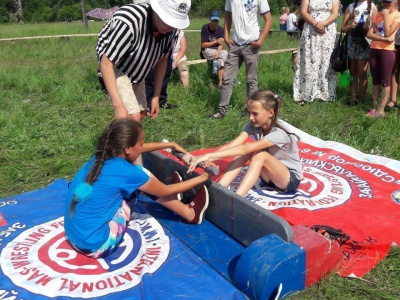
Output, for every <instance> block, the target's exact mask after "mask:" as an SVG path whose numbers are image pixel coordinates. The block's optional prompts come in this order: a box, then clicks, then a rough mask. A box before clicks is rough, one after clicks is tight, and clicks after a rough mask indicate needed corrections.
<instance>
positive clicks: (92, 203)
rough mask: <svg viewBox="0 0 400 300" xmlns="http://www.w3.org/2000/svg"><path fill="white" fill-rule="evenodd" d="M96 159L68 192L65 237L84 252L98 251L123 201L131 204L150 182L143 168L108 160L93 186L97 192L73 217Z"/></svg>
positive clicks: (120, 160) (85, 168)
mask: <svg viewBox="0 0 400 300" xmlns="http://www.w3.org/2000/svg"><path fill="white" fill-rule="evenodd" d="M94 162H95V157H94V156H92V157H91V158H90V160H89V161H88V162H87V163H85V164H84V165H83V167H82V168H81V169H80V170H79V171H78V173H77V174H76V175H75V177H74V179H73V181H72V183H71V186H70V187H69V190H68V196H67V205H66V207H65V213H64V227H65V233H66V235H67V237H68V238H69V239H70V241H71V242H72V243H73V244H75V245H76V246H78V247H79V248H81V249H85V250H90V251H92V250H94V251H95V250H97V249H98V248H100V247H101V246H102V245H103V244H104V242H105V241H106V240H107V239H108V236H109V233H110V228H109V226H108V222H109V221H110V220H111V219H112V218H113V216H114V215H115V213H116V212H117V210H118V208H119V207H120V206H121V204H122V201H123V200H129V199H130V198H131V195H132V193H133V192H135V191H136V189H138V188H139V187H140V186H142V185H143V184H145V183H146V182H147V181H148V180H149V178H150V177H149V175H147V173H145V171H144V170H143V169H142V167H141V166H137V165H133V164H132V163H130V162H128V161H126V160H125V159H123V158H120V157H115V158H111V159H108V160H107V161H106V162H105V163H104V165H103V167H102V169H101V172H100V175H99V177H98V179H97V181H96V182H95V183H94V184H93V192H92V194H91V195H90V196H89V197H88V199H87V200H86V201H80V202H77V204H76V206H75V210H74V212H73V214H72V217H71V218H70V216H69V208H70V205H71V202H72V199H73V198H74V195H75V189H76V188H77V187H78V186H79V185H81V184H82V183H84V182H85V179H86V177H87V174H88V173H89V172H90V170H91V169H92V166H93V164H94Z"/></svg>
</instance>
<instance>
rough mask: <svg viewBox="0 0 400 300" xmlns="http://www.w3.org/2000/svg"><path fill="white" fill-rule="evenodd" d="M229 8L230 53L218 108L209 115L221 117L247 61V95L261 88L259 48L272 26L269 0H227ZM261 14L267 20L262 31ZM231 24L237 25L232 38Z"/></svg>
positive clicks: (226, 108) (223, 115)
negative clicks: (259, 85)
mask: <svg viewBox="0 0 400 300" xmlns="http://www.w3.org/2000/svg"><path fill="white" fill-rule="evenodd" d="M225 11H226V15H225V23H224V36H225V43H226V45H227V46H228V47H229V53H228V58H227V60H226V62H225V70H224V75H223V79H222V86H221V98H220V100H219V105H218V109H217V111H216V112H215V113H214V114H212V115H211V116H209V118H210V119H221V118H224V117H225V116H226V115H227V113H228V106H229V102H230V99H231V95H232V91H233V85H234V84H233V83H234V80H235V78H236V75H237V73H238V71H239V69H240V66H241V65H242V63H243V62H244V63H245V64H246V85H247V97H250V95H251V94H253V93H254V92H255V91H257V90H258V78H257V69H258V57H259V51H260V48H261V46H262V44H263V42H264V40H265V39H266V38H267V36H268V33H269V30H270V29H271V26H272V17H271V12H270V8H269V4H268V1H267V0H252V1H236V0H235V1H233V0H226V2H225ZM260 16H262V17H263V19H264V21H265V23H264V26H263V28H262V30H261V33H260ZM231 25H233V36H232V39H230V35H229V34H230V30H231Z"/></svg>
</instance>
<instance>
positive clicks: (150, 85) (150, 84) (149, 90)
mask: <svg viewBox="0 0 400 300" xmlns="http://www.w3.org/2000/svg"><path fill="white" fill-rule="evenodd" d="M154 73H155V72H154V69H152V70H151V71H150V73H149V74H148V75H147V77H146V79H145V84H146V99H147V106H148V108H149V109H151V100H152V99H153V95H154V78H155V74H154ZM171 73H172V58H170V59H168V62H167V70H166V71H165V76H164V81H163V84H162V87H161V94H160V107H162V106H164V105H165V104H167V97H168V94H167V88H168V83H169V80H170V78H171Z"/></svg>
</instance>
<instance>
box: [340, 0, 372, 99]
mask: <svg viewBox="0 0 400 300" xmlns="http://www.w3.org/2000/svg"><path fill="white" fill-rule="evenodd" d="M377 13H378V10H377V8H376V6H375V5H374V4H373V3H371V1H368V0H359V1H356V2H355V3H351V4H350V5H349V6H348V7H347V9H346V11H345V13H344V17H343V22H342V30H343V32H347V33H348V34H347V57H348V59H349V65H350V75H351V76H352V77H353V80H352V81H351V86H350V93H351V95H350V102H349V103H348V104H349V105H355V104H358V103H360V102H363V101H364V100H365V96H366V94H367V89H368V77H367V71H368V57H369V43H368V41H367V39H366V37H365V35H364V32H363V27H364V26H367V27H368V24H369V22H368V21H367V17H368V16H370V17H372V19H374V18H375V16H376V14H377ZM364 18H365V19H364ZM368 20H369V18H368ZM358 90H359V91H360V97H357V94H358V93H357V91H358Z"/></svg>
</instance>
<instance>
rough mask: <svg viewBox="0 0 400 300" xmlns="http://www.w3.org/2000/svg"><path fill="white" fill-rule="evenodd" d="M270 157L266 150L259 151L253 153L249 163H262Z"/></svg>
mask: <svg viewBox="0 0 400 300" xmlns="http://www.w3.org/2000/svg"><path fill="white" fill-rule="evenodd" d="M270 157H271V154H269V153H268V152H267V151H260V152H257V153H255V154H254V155H253V156H252V158H251V160H250V163H254V162H261V163H264V162H266V161H268V160H269V158H270Z"/></svg>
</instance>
